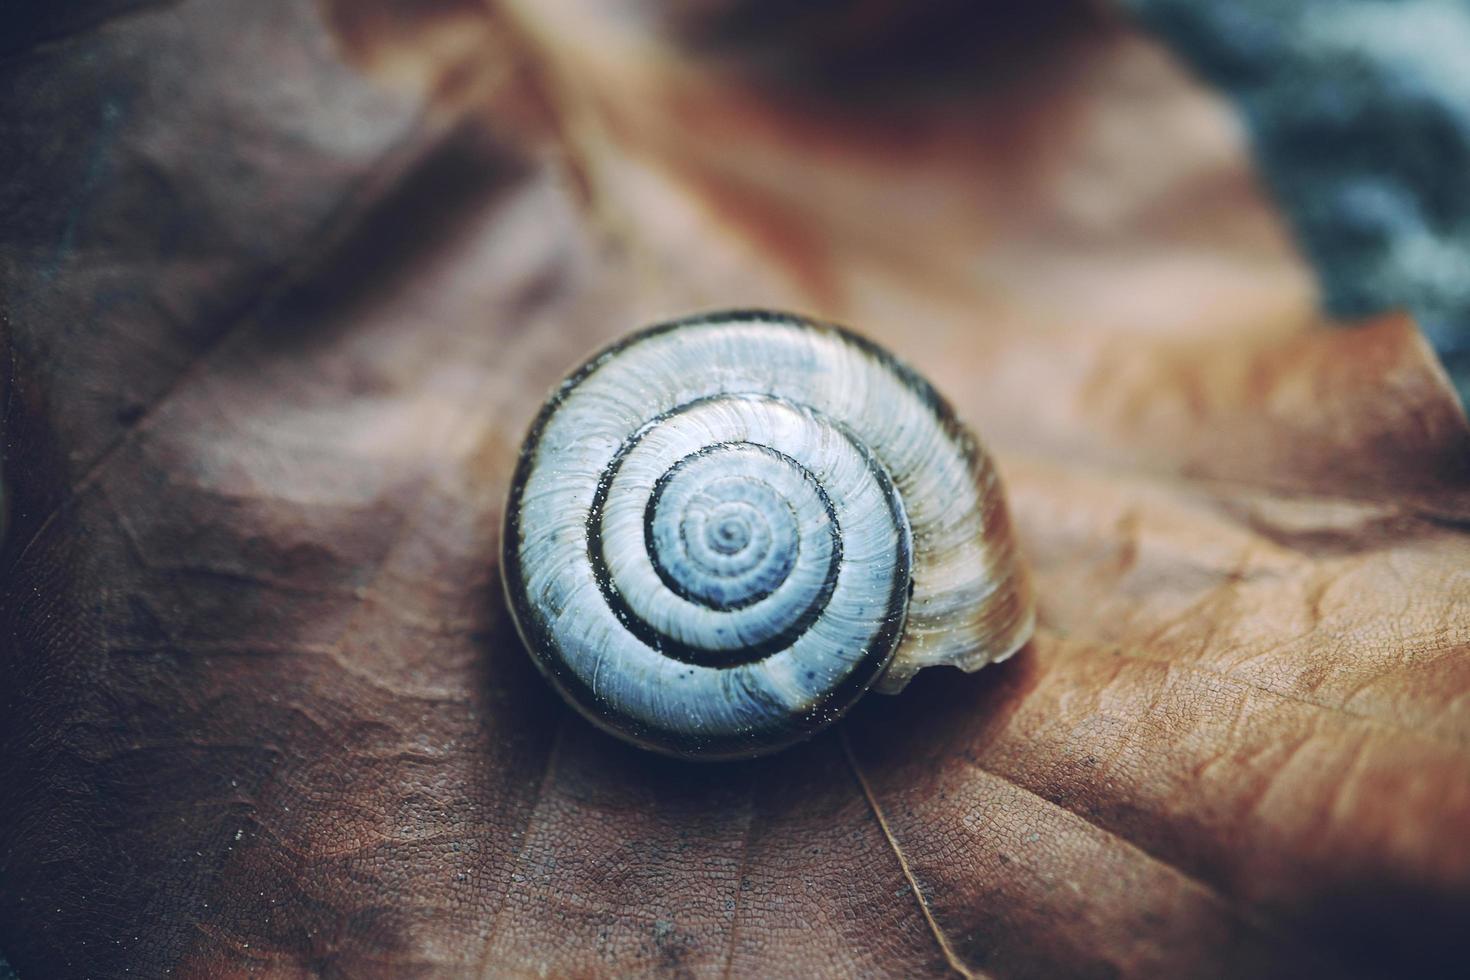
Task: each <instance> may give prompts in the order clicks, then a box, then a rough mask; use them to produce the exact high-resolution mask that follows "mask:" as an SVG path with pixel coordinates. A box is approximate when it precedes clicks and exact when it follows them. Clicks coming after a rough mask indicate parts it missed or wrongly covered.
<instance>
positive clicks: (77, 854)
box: [0, 0, 1470, 977]
mask: <svg viewBox="0 0 1470 980" xmlns="http://www.w3.org/2000/svg"><path fill="white" fill-rule="evenodd" d="M82 8H85V9H82ZM976 8H978V9H976ZM662 9H663V8H657V7H655V6H653V5H649V4H645V3H641V2H636V0H625V2H622V3H617V4H608V5H593V4H590V3H588V2H586V0H558V2H543V0H518V2H514V3H507V4H502V5H501V6H500V7H499V8H498V9H497V10H495V11H494V12H488V11H485V10H482V8H480V7H479V6H478V5H476V4H471V3H469V2H465V0H437V2H434V3H412V2H409V0H374V2H372V3H363V4H344V3H335V2H334V3H326V4H323V5H322V6H320V7H318V6H314V5H312V4H308V3H304V2H295V0H261V2H258V3H252V4H248V5H247V4H235V3H228V2H224V0H184V2H179V3H170V4H154V5H141V4H124V3H119V2H115V0H114V2H99V3H96V4H90V5H79V6H78V9H77V10H76V11H75V12H74V13H73V14H71V15H69V16H70V19H67V18H61V19H57V18H55V17H50V16H49V15H45V14H35V15H33V16H34V23H31V24H29V25H26V26H25V29H24V30H18V31H17V33H16V34H15V35H14V37H16V38H18V40H16V41H14V42H12V44H11V53H9V54H8V55H7V56H6V60H5V61H4V62H3V67H0V70H3V71H4V72H5V74H6V75H7V76H8V79H7V80H8V82H9V84H8V85H7V87H6V90H5V91H6V94H5V96H4V98H5V100H6V107H5V109H4V113H5V115H4V117H3V118H5V119H6V120H7V121H8V127H9V132H8V135H9V136H10V138H9V139H7V140H6V141H4V144H3V147H0V158H3V160H4V163H5V166H4V167H3V168H0V173H3V174H4V178H3V182H0V200H3V202H4V205H5V211H4V213H5V214H6V216H7V217H6V219H5V221H4V223H3V230H0V270H3V282H4V303H5V308H4V321H3V322H4V334H3V337H4V343H5V354H6V358H7V361H8V370H7V371H6V389H5V439H6V456H5V464H4V465H5V473H4V476H5V481H6V482H5V488H6V493H7V499H8V504H9V509H10V511H9V518H10V523H9V528H8V532H7V539H6V541H5V545H4V552H3V565H0V567H3V570H4V571H3V579H0V617H3V632H0V636H3V637H4V645H3V649H0V686H3V691H4V692H5V693H4V699H3V708H4V710H3V712H0V760H3V766H4V769H3V771H0V814H3V816H0V951H3V952H4V954H5V955H6V956H7V957H9V958H10V960H11V961H12V963H13V964H14V966H15V967H16V968H17V969H18V970H19V972H20V974H21V975H22V976H25V977H32V976H48V977H49V976H113V975H121V974H123V973H124V972H130V973H131V975H137V976H157V975H162V974H164V973H166V972H167V971H169V970H172V972H173V974H174V975H183V976H233V975H262V976H273V977H301V976H378V975H381V976H395V977H404V976H415V975H450V976H460V975H474V974H476V973H479V974H484V975H520V974H554V975H564V974H577V975H583V974H619V975H621V974H630V973H658V974H678V975H683V974H693V975H715V974H721V975H726V974H728V975H772V974H791V975H798V974H799V975H816V974H822V975H837V974H853V973H858V974H885V975H898V976H917V975H925V974H931V973H941V972H944V971H946V970H954V971H957V972H960V973H967V974H976V975H979V974H987V975H993V976H996V977H1021V976H1056V975H1061V974H1066V975H1084V976H1110V975H1118V974H1122V975H1136V976H1161V975H1162V976H1213V975H1219V976H1235V975H1266V974H1289V975H1295V976H1300V975H1303V974H1320V975H1332V976H1341V975H1374V974H1380V973H1393V974H1398V975H1402V974H1415V973H1426V972H1436V971H1442V972H1449V971H1451V970H1453V969H1455V968H1456V967H1457V966H1458V965H1459V964H1460V963H1462V962H1463V961H1464V959H1465V957H1466V954H1467V953H1470V940H1467V937H1466V934H1465V930H1464V923H1465V922H1467V921H1470V835H1467V834H1466V833H1465V828H1466V826H1467V825H1470V824H1467V822H1470V657H1467V651H1470V625H1467V616H1466V605H1467V599H1466V597H1467V595H1470V537H1467V535H1466V529H1467V527H1470V471H1467V459H1470V427H1467V424H1466V420H1465V417H1464V415H1463V413H1462V412H1461V411H1460V409H1459V408H1458V406H1457V405H1456V403H1455V401H1454V399H1453V396H1452V395H1451V392H1450V389H1449V387H1448V385H1447V384H1446V381H1445V379H1444V377H1443V374H1442V372H1441V371H1440V369H1439V368H1438V366H1437V365H1436V364H1435V362H1434V360H1433V357H1432V355H1431V354H1430V353H1429V352H1428V351H1427V349H1426V348H1425V346H1424V344H1423V342H1422V340H1421V339H1420V337H1419V335H1418V333H1417V331H1416V330H1415V328H1414V327H1413V326H1412V325H1411V324H1410V323H1408V322H1406V321H1404V320H1402V319H1394V318H1390V319H1387V320H1384V321H1381V322H1378V323H1375V324H1371V325H1366V326H1362V327H1360V328H1358V329H1354V330H1335V329H1330V328H1329V327H1328V325H1326V324H1324V323H1321V322H1320V321H1319V319H1318V318H1317V316H1316V314H1315V313H1314V312H1313V310H1314V306H1315V299H1316V297H1315V293H1314V287H1313V285H1312V281H1311V278H1310V275H1309V273H1308V271H1307V270H1306V269H1305V268H1304V267H1303V266H1302V264H1301V262H1300V260H1299V259H1298V258H1297V256H1296V253H1295V251H1294V249H1293V248H1292V246H1291V244H1290V242H1289V240H1288V238H1287V237H1286V235H1285V234H1284V232H1283V231H1282V229H1281V227H1280V225H1279V224H1278V222H1277V219H1276V218H1275V217H1274V213H1273V211H1272V209H1271V207H1270V205H1269V203H1267V202H1266V201H1265V200H1264V199H1263V198H1262V196H1261V194H1260V192H1259V191H1258V190H1257V188H1256V184H1255V180H1254V177H1253V175H1252V173H1251V170H1250V167H1249V164H1248V162H1247V158H1246V154H1245V151H1244V149H1243V146H1242V141H1241V137H1240V134H1239V131H1238V127H1237V125H1236V123H1235V121H1234V120H1233V118H1232V117H1231V115H1230V113H1229V111H1228V110H1227V109H1226V108H1225V107H1224V106H1223V105H1222V104H1220V103H1219V102H1218V101H1217V100H1216V99H1215V98H1214V97H1212V96H1211V95H1209V94H1208V93H1206V92H1204V91H1202V90H1201V89H1199V88H1198V87H1196V86H1195V85H1194V84H1193V83H1192V82H1191V81H1190V80H1189V79H1188V78H1187V77H1186V76H1185V75H1184V74H1183V73H1182V72H1181V70H1180V69H1179V67H1178V66H1177V65H1176V64H1175V63H1174V62H1172V61H1171V60H1170V59H1169V58H1168V57H1167V56H1166V55H1165V54H1163V53H1162V52H1161V51H1160V50H1159V49H1158V48H1157V47H1156V46H1155V45H1154V44H1153V43H1152V42H1150V41H1148V40H1146V39H1144V38H1142V37H1140V36H1139V35H1138V34H1137V33H1136V32H1135V31H1134V30H1133V29H1132V28H1130V27H1129V26H1127V25H1126V24H1123V23H1121V22H1117V21H1115V20H1113V19H1112V18H1111V17H1110V16H1109V15H1106V14H1104V13H1101V12H1099V11H1098V10H1097V9H1096V8H1093V7H1091V6H1087V7H1086V8H1085V9H1082V10H1077V9H1073V8H1072V7H1071V6H1070V5H1065V4H1049V5H1046V6H1045V7H1044V8H1039V9H1041V10H1042V13H1041V14H1038V15H1036V16H1034V17H1031V18H1026V19H1024V21H1023V22H1021V26H1020V27H1019V28H1014V27H1013V29H1011V30H1010V31H1009V32H1006V31H1003V30H1002V28H1004V27H1005V26H1006V25H1007V24H1008V23H1011V22H1009V21H1007V20H1006V19H1005V18H1004V17H1002V16H1001V15H1000V14H999V13H997V12H996V8H995V7H992V6H990V5H974V6H970V5H955V4H935V5H932V6H929V5H920V7H916V8H908V7H904V6H902V5H898V6H895V5H888V4H882V3H879V4H866V5H863V4H858V5H853V7H852V8H851V9H850V10H849V9H846V8H844V9H843V10H838V11H835V12H833V11H829V14H830V16H832V17H835V18H836V19H835V20H821V19H815V20H814V18H815V15H812V14H809V13H807V14H803V13H800V12H788V13H785V14H783V13H781V12H780V11H779V10H777V5H764V4H759V3H735V2H731V3H723V4H688V5H682V6H678V7H677V8H676V10H675V13H676V16H671V17H669V16H664V15H663V14H662V13H661V11H662ZM916 9H917V10H920V12H919V13H914V12H913V11H914V10H916ZM904 11H909V12H908V13H905V12H904ZM68 31H69V32H70V33H67V32H68ZM893 38H899V39H900V41H899V42H895V41H893ZM941 42H942V43H941ZM921 68H922V69H923V70H920V69H921ZM833 80H835V81H833ZM895 80H897V81H895ZM904 80H908V81H912V82H913V83H914V84H912V85H905V84H900V82H901V81H904ZM829 83H830V84H829ZM880 95H881V97H880ZM714 305H740V306H749V305H778V306H785V307H793V308H797V309H801V310H804V311H808V312H812V313H816V314H819V315H825V316H829V317H835V318H838V319H841V320H845V321H847V322H849V323H852V324H853V325H855V326H857V327H859V328H860V329H862V330H864V331H866V332H868V333H869V334H871V335H872V336H873V337H874V338H875V339H877V340H879V341H881V342H883V343H886V344H888V345H889V346H891V347H893V348H894V349H895V350H897V351H899V352H900V353H901V354H902V355H903V356H904V357H906V358H908V359H909V360H911V361H912V362H913V363H915V364H916V365H917V366H918V367H919V368H921V369H922V370H924V371H925V372H926V373H928V374H929V375H930V376H931V377H933V378H934V380H935V381H936V382H937V383H938V384H939V386H940V387H941V388H942V389H943V390H945V391H946V392H947V393H948V394H949V395H950V396H952V398H953V399H954V401H955V402H956V404H957V406H958V407H959V408H960V410H961V413H962V415H964V416H965V417H966V418H967V419H968V420H969V421H970V422H972V423H973V424H974V425H975V426H976V427H977V429H978V430H979V431H980V432H981V433H982V435H983V437H984V438H985V439H986V440H987V442H988V443H989V444H990V445H991V446H992V447H993V448H994V449H995V450H996V451H997V455H998V457H999V459H1000V461H1001V464H1002V468H1003V471H1004V473H1005V476H1006V478H1007V481H1008V484H1009V487H1010V492H1011V497H1012V500H1013V508H1014V511H1015V515H1016V518H1017V522H1018V525H1019V527H1020V530H1021V533H1022V535H1023V541H1024V545H1025V548H1026V550H1027V552H1028V554H1029V557H1030V559H1031V561H1032V564H1033V566H1034V569H1035V572H1036V582H1037V589H1038V593H1039V597H1040V602H1041V617H1042V628H1041V630H1040V633H1039V635H1038V637H1037V639H1036V641H1035V642H1034V643H1033V644H1032V645H1031V647H1030V648H1028V649H1027V651H1025V652H1024V653H1023V654H1022V655H1020V656H1018V657H1016V658H1015V659H1014V660H1013V661H1011V662H1009V663H1007V664H1005V665H1003V666H1000V667H995V668H990V669H987V670H985V671H982V672H980V673H978V674H976V675H967V676H962V675H958V674H955V673H953V672H949V671H943V670H936V671H931V672H929V673H927V674H926V675H925V676H922V677H920V678H919V679H918V680H917V681H915V683H914V684H913V685H911V687H910V688H909V690H908V691H907V692H905V693H904V694H903V695H902V696H900V697H896V698H884V697H878V696H873V697H870V698H869V699H867V700H866V701H865V702H864V703H863V705H861V706H860V707H859V709H858V710H857V711H856V712H855V713H854V715H853V716H852V717H851V718H850V719H849V720H848V721H847V722H844V723H843V724H842V725H841V726H839V727H838V728H837V729H836V730H835V731H833V732H830V733H828V734H826V735H823V736H821V737H819V738H817V739H816V740H814V741H813V742H811V743H809V744H807V745H804V746H801V747H799V748H797V749H795V750H792V751H789V752H787V753H784V754H782V755H780V756H777V757H775V758H772V759H769V760H764V761H759V762H752V763H744V764H734V765H705V766H700V765H695V764H684V763H677V762H673V761H670V760H666V759H661V758H656V757H653V756H650V755H647V754H645V753H641V752H639V751H637V750H634V749H631V748H627V747H625V746H623V745H621V744H618V743H615V742H612V741H611V740H609V739H608V738H607V737H606V736H604V735H601V734H599V733H597V732H595V731H593V730H591V729H589V728H588V727H587V726H586V725H585V724H584V723H582V722H581V721H580V720H579V719H577V718H576V717H575V716H574V715H572V714H570V713H569V712H568V711H567V710H566V709H565V708H564V707H563V706H562V705H561V704H560V702H559V701H558V700H557V699H556V698H555V697H554V695H552V694H551V693H550V692H549V690H548V689H547V688H546V687H545V685H544V684H543V683H542V682H541V680H540V679H539V678H538V677H537V676H536V675H535V673H534V671H533V670H532V669H531V667H530V665H529V661H528V659H527V657H526V656H525V654H524V652H523V651H522V650H521V649H520V648H519V646H518V644H517V641H516V639H515V636H514V633H513V630H512V629H511V627H510V625H509V622H508V620H507V617H506V613H505V610H504V608H503V605H502V602H501V600H500V597H499V583H498V578H497V572H496V568H495V558H494V556H495V554H496V544H497V541H496V538H497V522H498V517H499V510H500V497H501V494H502V493H503V491H504V484H505V479H506V476H507V470H508V466H509V464H510V462H511V459H512V457H513V454H514V449H515V445H516V443H517V441H518V439H519V437H520V434H521V432H522V431H523V427H524V425H525V424H526V423H527V421H528V420H529V418H530V416H531V414H532V413H533V412H534V410H535V409H536V407H537V405H538V403H539V401H540V398H541V396H542V394H543V392H544V391H545V390H546V388H547V387H548V386H549V385H550V384H552V383H553V382H554V381H555V380H556V379H557V377H558V376H559V375H560V374H561V372H563V371H564V370H566V369H567V368H569V367H570V366H571V365H572V364H574V363H575V362H576V361H577V359H578V358H579V357H580V356H581V355H583V354H584V353H586V352H587V351H588V350H590V349H591V348H592V347H594V346H595V345H597V344H599V343H602V342H604V341H606V340H608V339H610V338H612V337H614V336H616V335H618V334H619V333H621V332H623V331H624V330H626V329H628V328H631V327H633V326H635V325H637V324H638V323H640V322H642V321H644V320H646V319H649V318H652V317H655V316H661V315H666V314H673V313H682V312H687V311H688V310H689V309H691V308H693V307H698V306H714Z"/></svg>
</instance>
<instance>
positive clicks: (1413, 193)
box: [1124, 0, 1470, 402]
mask: <svg viewBox="0 0 1470 980" xmlns="http://www.w3.org/2000/svg"><path fill="white" fill-rule="evenodd" d="M1124 2H1125V3H1126V4H1127V5H1128V6H1129V7H1130V8H1131V9H1132V10H1133V11H1134V12H1135V14H1136V15H1137V16H1138V17H1139V19H1140V20H1141V21H1142V22H1143V24H1144V25H1145V26H1146V27H1148V28H1149V29H1150V30H1152V31H1154V32H1155V33H1157V34H1158V35H1160V36H1161V37H1162V38H1163V39H1164V40H1165V41H1166V42H1168V43H1169V45H1170V46H1171V47H1173V48H1174V50H1175V51H1176V52H1177V53H1178V54H1179V56H1180V57H1181V58H1183V59H1184V60H1185V61H1186V62H1187V63H1188V64H1190V65H1191V66H1192V67H1193V68H1194V70H1195V71H1196V72H1197V73H1198V74H1199V75H1200V76H1201V77H1203V78H1204V79H1205V80H1207V81H1208V82H1210V83H1211V84H1213V85H1215V86H1216V87H1218V88H1220V89H1222V90H1223V91H1224V92H1226V93H1227V94H1229V95H1230V96H1231V97H1232V98H1233V99H1234V100H1235V102H1236V104H1237V105H1238V106H1239V107H1240V109H1241V111H1242V113H1243V115H1244V117H1245V120H1246V124H1247V126H1248V128H1249V131H1250V134H1251V138H1252V140H1253V143H1254V146H1253V149H1254V151H1255V155H1256V159H1257V161H1258V162H1259V163H1260V165H1261V169H1262V171H1263V173H1264V174H1265V177H1266V180H1267V182H1268V184H1269V185H1270V188H1271V190H1272V192H1273V193H1274V195H1275V200H1276V203H1277V205H1278V206H1279V207H1280V208H1281V210H1282V212H1283V213H1284V214H1285V215H1286V216H1287V219H1288V220H1289V222H1290V223H1291V225H1292V227H1293V229H1294V230H1295V232H1296V235H1297V239H1298V241H1299V242H1300V244H1301V247H1302V249H1303V251H1304V252H1305V253H1306V254H1307V256H1308V257H1309V258H1310V259H1311V261H1312V262H1313V263H1314V265H1315V266H1316V268H1317V270H1318V273H1319V274H1320V276H1321V278H1322V283H1323V287H1324V292H1325V294H1326V302H1327V306H1328V311H1329V312H1330V313H1332V314H1334V315H1336V316H1339V317H1343V318H1354V317H1363V316H1368V315H1371V314H1374V313H1379V312H1382V311H1385V310H1392V309H1407V310H1409V311H1410V312H1412V313H1413V314H1414V315H1415V316H1416V317H1417V319H1418V321H1419V324H1420V326H1421V327H1422V328H1423V329H1424V332H1425V333H1426V334H1427V335H1428V337H1429V340H1430V342H1431V343H1432V344H1433V345H1434V347H1435V349H1436V350H1437V351H1439V354H1440V357H1441V358H1443V359H1444V362H1445V365H1446V366H1447V367H1448V368H1449V370H1450V374H1451V376H1452V377H1453V378H1454V379H1455V383H1456V386H1457V387H1458V389H1459V392H1460V397H1461V400H1462V402H1470V0H1228V2H1227V0H1124Z"/></svg>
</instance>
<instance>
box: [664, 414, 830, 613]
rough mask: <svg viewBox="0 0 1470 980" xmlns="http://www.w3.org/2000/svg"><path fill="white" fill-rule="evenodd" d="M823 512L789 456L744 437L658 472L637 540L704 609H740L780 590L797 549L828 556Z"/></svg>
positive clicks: (821, 498) (821, 499)
mask: <svg viewBox="0 0 1470 980" xmlns="http://www.w3.org/2000/svg"><path fill="white" fill-rule="evenodd" d="M831 510H832V504H831V501H829V500H828V499H827V497H826V494H825V493H824V492H823V491H822V488H821V487H820V486H819V485H818V484H817V482H816V480H815V479H814V478H812V476H811V475H810V474H809V473H808V472H807V471H806V470H805V469H804V468H803V467H802V466H801V465H800V464H798V463H797V462H796V461H795V460H792V459H790V458H788V457H786V456H784V455H782V454H781V453H778V452H776V451H775V450H772V449H769V448H767V447H764V446H758V445H754V444H751V443H728V444H722V445H717V446H713V447H709V448H706V449H702V450H700V451H698V452H696V453H693V454H691V455H689V456H686V457H684V458H683V459H681V460H679V461H678V462H677V463H675V464H674V465H673V466H672V467H670V468H669V470H668V471H667V472H666V473H664V474H663V476H662V477H660V479H659V481H658V483H657V484H656V486H655V488H654V492H653V494H652V496H651V497H650V499H649V503H648V508H647V512H646V514H645V528H646V531H647V534H646V542H645V543H646V545H647V548H648V555H649V558H650V559H651V561H652V562H653V565H654V568H655V569H656V570H657V572H658V574H659V578H661V579H662V580H663V582H664V584H665V585H666V586H667V587H668V588H669V589H670V590H672V591H673V592H675V593H676V594H678V595H680V596H682V597H683V598H685V599H688V600H689V601H691V602H697V603H699V604H700V605H702V606H705V607H708V608H710V609H717V610H731V609H741V608H744V607H746V606H749V605H752V604H754V603H757V602H760V601H761V600H762V599H765V598H767V597H768V596H770V595H771V594H772V593H774V592H775V591H776V590H777V589H779V588H780V587H781V585H782V584H783V583H784V582H785V581H786V580H787V579H788V577H789V576H790V575H791V571H792V569H793V567H795V565H796V563H797V561H798V559H799V557H800V556H801V553H802V550H803V547H805V548H806V549H807V551H808V556H807V557H809V558H819V557H820V556H827V555H830V554H831V552H832V548H833V546H834V541H833V540H832V538H833V536H834V535H835V532H836V527H835V523H834V522H833V520H832V517H831ZM804 538H805V540H804ZM823 539H825V540H823Z"/></svg>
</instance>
